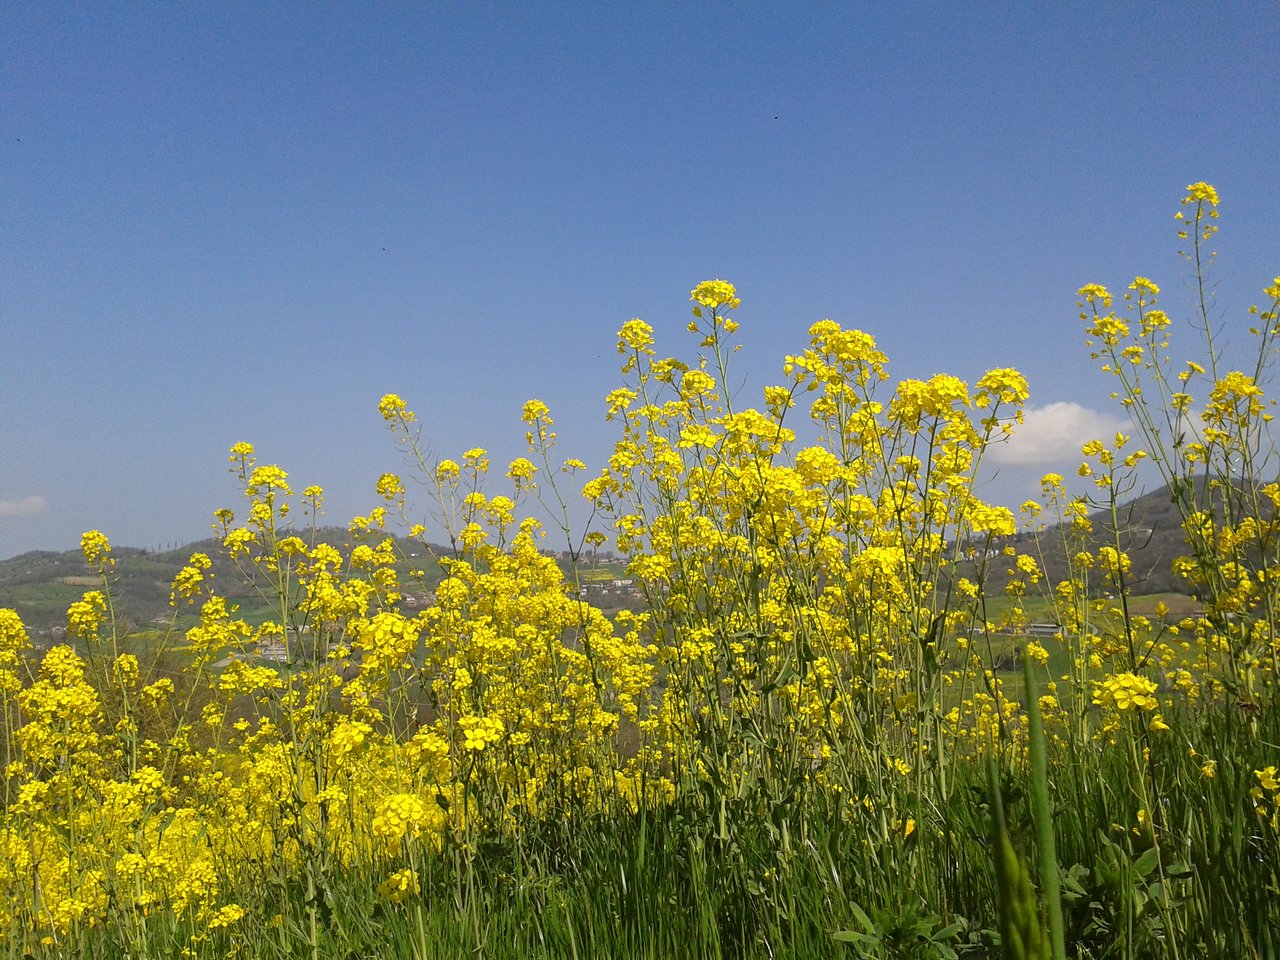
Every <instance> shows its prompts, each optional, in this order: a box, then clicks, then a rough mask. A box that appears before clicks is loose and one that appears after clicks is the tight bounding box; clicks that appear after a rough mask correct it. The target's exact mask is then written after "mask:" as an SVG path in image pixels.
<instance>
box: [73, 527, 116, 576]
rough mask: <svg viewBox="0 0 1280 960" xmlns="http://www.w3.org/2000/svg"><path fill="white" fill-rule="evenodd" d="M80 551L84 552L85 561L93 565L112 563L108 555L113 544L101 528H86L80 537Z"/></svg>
mask: <svg viewBox="0 0 1280 960" xmlns="http://www.w3.org/2000/svg"><path fill="white" fill-rule="evenodd" d="M80 552H81V553H83V554H84V562H85V563H87V564H88V565H89V566H91V567H99V566H103V565H107V564H110V563H111V562H112V561H111V560H110V559H109V558H108V557H107V554H109V553H110V552H111V544H110V543H108V542H107V536H106V534H104V533H103V532H102V531H101V530H86V531H85V532H84V534H83V535H81V537H80Z"/></svg>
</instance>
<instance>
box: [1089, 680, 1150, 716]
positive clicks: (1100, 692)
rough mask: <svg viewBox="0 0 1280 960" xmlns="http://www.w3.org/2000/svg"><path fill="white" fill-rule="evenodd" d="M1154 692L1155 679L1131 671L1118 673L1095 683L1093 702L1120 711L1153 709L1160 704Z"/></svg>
mask: <svg viewBox="0 0 1280 960" xmlns="http://www.w3.org/2000/svg"><path fill="white" fill-rule="evenodd" d="M1155 692H1156V684H1155V681H1153V680H1148V679H1147V678H1146V677H1140V676H1138V675H1137V674H1133V673H1118V674H1114V675H1112V676H1110V677H1107V678H1106V679H1105V680H1103V681H1102V682H1101V683H1099V684H1097V685H1096V689H1095V691H1094V696H1093V702H1094V703H1095V704H1098V705H1099V706H1104V707H1110V708H1113V709H1115V710H1117V711H1119V712H1121V713H1124V712H1126V711H1130V710H1132V711H1138V710H1155V709H1156V708H1157V707H1159V706H1160V702H1159V701H1158V700H1157V699H1156V698H1155V696H1154V694H1155Z"/></svg>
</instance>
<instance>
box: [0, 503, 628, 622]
mask: <svg viewBox="0 0 1280 960" xmlns="http://www.w3.org/2000/svg"><path fill="white" fill-rule="evenodd" d="M295 533H296V534H297V535H298V536H301V537H303V539H304V540H309V539H310V537H311V533H310V531H295ZM381 539H382V537H380V536H374V537H369V538H367V540H366V542H375V543H376V542H380V541H381ZM394 539H395V541H396V545H397V547H398V548H399V553H400V556H401V557H402V559H401V561H400V562H399V563H397V564H396V568H397V570H398V572H399V574H400V583H401V585H402V590H403V592H404V594H405V597H406V601H405V605H406V606H407V607H409V608H410V609H412V608H413V607H414V606H415V605H416V604H417V603H418V602H421V601H423V600H425V599H427V595H428V594H430V593H432V592H434V590H435V588H436V587H437V586H438V585H439V583H440V580H441V579H442V577H443V572H442V571H441V569H440V567H439V565H438V564H437V563H436V562H435V561H434V560H432V559H431V557H430V556H427V555H426V554H425V552H424V550H423V546H422V544H421V543H418V542H417V541H413V540H408V539H405V538H402V537H395V538H394ZM315 541H316V542H317V543H328V544H331V545H333V546H335V547H337V548H338V549H339V550H341V551H342V553H343V555H344V556H346V555H347V553H348V551H349V548H350V547H351V546H352V545H354V543H355V542H356V541H355V538H353V537H352V535H351V534H350V532H348V531H347V530H346V529H345V528H342V527H324V528H321V529H319V530H317V531H316V532H315ZM429 549H430V551H431V552H432V553H433V554H434V555H435V556H437V557H441V556H449V555H450V553H451V551H450V549H449V548H448V547H442V546H434V545H433V546H431V547H430V548H429ZM197 552H198V553H204V554H207V555H208V556H209V558H210V560H212V562H213V566H212V568H211V569H212V573H213V585H214V589H215V590H216V591H217V592H218V593H219V594H220V595H221V596H223V597H226V598H227V600H229V601H230V602H232V603H234V604H236V605H237V606H238V607H239V611H238V613H237V616H239V617H243V618H244V619H245V620H247V621H248V622H249V623H251V624H258V623H261V622H262V621H264V620H279V619H280V611H279V608H278V603H279V601H278V600H276V599H275V598H274V597H273V596H270V595H269V593H270V588H269V587H267V586H266V585H265V584H264V583H262V582H261V581H259V582H258V583H257V584H255V583H254V581H253V579H252V576H251V575H252V573H253V572H254V571H253V565H252V563H249V562H245V563H244V568H245V569H243V570H242V569H241V568H240V567H237V565H236V564H235V563H234V562H232V561H230V560H228V559H227V557H226V551H225V550H224V549H223V547H222V543H221V541H219V540H215V539H212V538H210V539H206V540H198V541H195V542H193V543H189V544H187V545H185V546H182V547H178V548H177V549H173V550H164V551H156V550H141V549H138V548H136V547H113V548H112V550H111V556H112V557H114V558H115V561H116V562H115V566H114V568H113V570H112V572H111V596H112V600H113V603H114V606H115V610H116V615H117V618H118V619H119V620H122V621H123V622H124V623H125V625H126V626H127V627H128V628H129V629H130V630H131V631H136V630H144V631H145V630H147V629H164V628H165V627H166V626H168V625H169V624H171V623H172V622H173V620H174V617H175V615H176V617H177V623H178V626H179V627H181V628H185V627H186V626H188V625H190V624H192V623H194V622H196V621H197V619H198V615H199V608H198V606H194V605H188V604H186V603H180V604H179V606H178V607H177V608H175V607H173V606H171V605H170V602H169V597H170V590H171V588H172V584H173V578H174V577H175V576H177V574H178V571H179V570H181V569H182V568H183V567H184V566H186V564H187V561H188V560H189V559H190V557H191V554H193V553H197ZM557 562H558V563H559V564H560V566H561V567H562V568H565V569H567V568H568V567H569V566H571V564H570V562H569V560H567V559H566V558H565V557H563V556H560V557H558V558H557ZM579 562H580V563H584V562H587V561H585V560H583V559H581V558H580V560H579ZM624 568H625V562H624V561H619V560H617V559H616V558H614V557H613V555H612V554H601V555H600V559H599V565H598V566H596V564H595V563H594V561H593V562H592V567H591V574H592V575H593V576H595V577H604V578H606V579H609V578H615V577H620V576H622V575H623V570H624ZM413 570H421V571H422V573H423V576H422V577H421V578H418V577H415V576H413V574H412V573H411V571H413ZM89 572H90V571H89V570H88V569H87V568H86V567H85V562H84V557H83V556H82V555H81V553H80V551H79V550H68V551H66V552H65V553H57V552H53V551H49V550H33V551H31V552H29V553H24V554H21V555H20V556H17V557H12V558H10V559H8V560H0V607H11V608H13V609H15V610H17V611H18V614H19V616H21V617H22V620H23V623H25V624H26V626H27V630H28V631H29V632H30V633H31V634H32V636H33V639H34V640H35V641H36V642H37V643H38V644H42V645H44V644H48V643H50V642H58V641H60V640H61V639H62V638H63V637H64V635H65V628H66V623H67V607H68V606H69V605H70V604H71V603H73V602H74V601H76V600H79V599H80V598H81V596H83V594H84V592H85V591H86V590H92V589H95V588H96V587H97V586H98V580H97V578H96V577H92V576H89ZM246 573H248V574H249V576H247V575H246ZM586 579H591V577H590V576H587V577H586ZM593 602H594V603H596V604H597V605H602V606H603V607H604V608H605V609H609V608H611V607H616V606H618V605H623V604H625V605H628V606H634V604H632V603H630V602H629V601H627V600H624V599H621V598H619V597H617V596H603V595H600V596H593Z"/></svg>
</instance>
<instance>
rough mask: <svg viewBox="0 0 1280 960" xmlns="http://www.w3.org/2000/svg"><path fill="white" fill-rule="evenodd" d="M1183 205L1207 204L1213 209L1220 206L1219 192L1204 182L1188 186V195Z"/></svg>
mask: <svg viewBox="0 0 1280 960" xmlns="http://www.w3.org/2000/svg"><path fill="white" fill-rule="evenodd" d="M1182 202H1183V204H1188V203H1207V204H1209V205H1210V206H1212V207H1216V206H1217V205H1218V191H1217V190H1215V189H1214V188H1213V187H1212V186H1210V185H1209V184H1207V183H1205V182H1204V181H1203V180H1202V181H1200V182H1199V183H1189V184H1187V195H1186V197H1184V198H1183V200H1182Z"/></svg>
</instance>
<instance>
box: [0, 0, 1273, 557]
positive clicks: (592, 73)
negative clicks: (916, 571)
mask: <svg viewBox="0 0 1280 960" xmlns="http://www.w3.org/2000/svg"><path fill="white" fill-rule="evenodd" d="M1276 22H1277V7H1276V6H1275V5H1274V4H1263V3H1256V4H1231V5H1226V4H1223V5H1207V4H1201V3H1196V4H1191V3H1186V4H1163V5H1158V6H1157V5H1147V4H1115V3H1110V2H1108V3H1098V4H1053V5H1049V4H1021V3H1019V4H994V5H979V4H968V3H964V4H960V3H955V4H942V5H922V4H883V3H878V4H862V3H848V4H817V3H812V4H790V5H788V4H771V5H756V4H747V3H733V4H724V5H712V4H684V3H681V4H671V5H668V6H659V5H643V6H642V5H623V4H595V3H586V2H580V3H573V4H552V3H538V4H524V5H518V6H517V5H511V6H497V5H492V4H485V3H466V4H462V3H459V4H431V5H410V4H351V5H346V6H337V5H329V4H281V3H271V4H263V3H254V4H247V3H219V4H212V3H198V4H196V3H193V4H154V3H135V4H125V3H119V4H79V5H73V4H53V3H19V2H10V3H7V4H5V5H4V6H3V10H0V134H2V137H0V344H2V345H3V352H2V357H3V359H2V360H0V557H5V556H11V555H14V554H18V553H21V552H23V551H26V550H29V549H34V548H46V549H67V548H70V547H72V546H74V545H75V544H76V543H77V542H78V539H79V534H80V532H81V531H82V530H84V529H86V528H90V527H97V528H101V529H102V530H104V531H105V532H106V533H107V534H108V535H109V536H110V537H111V538H112V539H113V541H114V542H116V543H119V544H127V545H135V546H155V545H158V544H162V543H166V544H167V543H169V542H174V541H177V542H184V541H187V540H191V539H195V538H198V537H200V536H203V535H205V533H206V532H207V530H208V524H209V521H210V515H211V513H212V511H213V510H215V509H216V508H218V507H220V506H232V507H238V506H239V505H240V501H242V500H243V498H242V496H241V495H239V493H238V492H237V490H236V489H235V487H234V485H233V483H232V480H231V478H230V477H229V476H228V475H227V474H226V473H225V468H226V450H227V448H228V447H229V446H230V445H231V444H232V443H234V442H235V441H238V440H249V441H251V442H253V443H254V444H255V445H256V446H257V448H258V451H259V455H260V459H261V461H262V462H276V463H279V464H280V465H281V466H283V467H284V468H285V469H287V470H288V471H289V472H290V475H291V479H293V480H295V481H297V488H300V487H301V486H303V485H305V484H307V483H320V484H322V485H324V486H325V488H326V490H327V492H328V494H329V518H330V519H331V520H332V521H333V522H336V523H345V522H346V521H347V519H349V517H350V516H351V515H352V514H353V513H363V512H367V510H368V509H369V508H370V507H372V506H374V505H375V503H376V497H375V496H374V493H373V483H374V481H375V479H376V477H377V476H378V475H379V474H380V473H381V472H383V471H384V470H398V469H399V468H400V467H401V466H402V464H401V461H400V459H399V454H398V452H397V449H396V448H395V446H394V445H393V444H392V443H391V441H390V438H389V436H388V435H387V434H386V433H385V432H384V430H383V427H382V423H381V420H380V418H379V416H378V413H377V409H376V404H377V400H378V398H379V397H380V396H381V395H382V394H383V393H385V392H388V391H394V392H398V393H400V394H401V395H403V396H404V398H405V399H406V400H407V401H408V402H409V403H410V405H411V406H413V407H414V408H415V409H417V410H418V411H419V413H420V415H421V416H422V418H423V420H424V425H425V428H426V431H425V432H426V436H427V438H428V439H429V440H430V441H431V444H432V447H433V449H434V450H436V451H437V452H438V453H440V454H442V455H456V454H457V453H459V452H460V451H461V450H462V449H464V448H466V447H469V446H472V445H481V446H485V447H488V448H489V449H490V450H491V451H492V453H493V455H494V459H495V463H496V462H497V461H499V460H504V459H506V458H508V457H510V456H513V455H516V454H518V453H520V452H521V448H522V443H523V430H522V427H521V425H520V423H519V419H518V417H519V410H520V406H521V404H522V403H523V401H524V400H526V399H528V398H530V397H539V398H541V399H542V400H544V401H545V402H547V403H548V404H549V405H550V406H551V408H552V411H553V414H554V415H555V416H556V417H557V420H558V426H559V429H560V434H561V444H562V448H563V451H564V454H565V455H566V456H567V455H571V454H578V455H580V456H582V458H583V459H586V460H588V462H590V463H592V464H593V465H595V464H599V463H600V462H601V461H602V459H603V458H604V457H605V456H606V455H607V453H608V451H609V449H610V444H611V440H612V428H611V427H610V426H608V425H606V424H605V423H604V420H603V404H602V398H603V395H604V393H605V392H606V391H607V390H608V389H609V388H610V387H612V386H614V385H616V384H617V376H618V374H617V365H616V355H615V353H614V332H615V331H616V330H617V328H618V327H619V326H620V325H621V323H622V322H624V321H625V320H626V319H628V318H630V317H632V316H641V317H644V318H645V319H647V320H649V322H651V323H652V324H653V325H654V326H655V327H656V328H657V330H658V333H659V337H660V344H659V345H660V348H665V351H664V352H677V351H679V352H685V351H687V350H688V349H689V348H691V347H692V346H693V345H692V343H691V342H690V341H689V339H688V338H687V335H685V334H683V332H682V331H683V328H684V324H685V323H686V321H687V320H688V308H689V304H688V291H689V289H690V288H691V287H692V286H693V285H694V284H695V283H697V282H698V281H700V280H703V279H708V278H715V277H723V278H726V279H730V280H732V281H733V282H735V283H736V284H737V285H738V288H739V291H740V293H741V295H742V297H743V306H742V308H741V311H740V319H741V321H742V335H743V337H744V342H745V343H746V344H747V347H746V349H745V350H744V352H743V354H742V355H741V360H742V366H741V370H742V372H743V374H744V375H745V376H746V377H747V379H748V387H747V390H748V391H749V392H750V394H751V395H755V394H757V393H758V390H759V388H760V387H762V386H763V385H764V384H766V383H769V382H773V381H774V379H775V377H776V376H777V374H776V371H777V369H778V365H779V363H780V361H781V357H782V355H783V354H785V353H787V352H789V351H795V350H797V349H800V348H801V347H802V346H803V344H804V339H805V337H804V333H805V330H806V329H807V328H808V326H809V325H810V324H811V323H812V322H813V321H814V320H817V319H820V318H823V317H831V318H832V319H835V320H837V321H839V322H840V323H842V324H845V325H849V326H857V327H861V328H863V329H866V330H869V331H871V332H872V333H874V334H875V336H876V337H877V338H878V339H879V341H880V343H881V345H882V347H883V348H884V349H885V350H886V352H887V353H888V354H889V356H890V358H891V361H892V366H891V371H892V372H893V373H894V374H895V375H897V376H912V375H914V376H924V375H929V374H931V373H934V372H937V371H940V370H945V371H948V372H953V373H956V374H958V375H961V376H965V377H969V378H973V377H976V376H978V375H979V374H981V372H982V371H983V370H985V369H986V368H988V367H992V366H1005V365H1011V366H1017V367H1019V368H1021V369H1022V370H1023V371H1024V372H1025V373H1026V374H1027V375H1028V377H1029V378H1030V380H1031V384H1032V388H1033V403H1034V404H1035V405H1037V407H1038V408H1040V420H1039V421H1038V423H1039V427H1040V431H1041V432H1040V434H1039V439H1038V440H1036V441H1035V442H1034V443H1032V446H1031V447H1024V448H1023V449H1024V453H1023V455H1022V457H1021V459H1022V460H1024V461H1027V462H1024V463H1009V464H1007V465H1006V466H1005V468H1004V472H1003V475H1002V476H1001V478H999V479H998V480H997V481H996V482H995V483H993V485H992V488H991V489H992V492H993V494H994V495H998V496H1000V497H1005V498H1006V499H1008V500H1011V501H1017V500H1020V499H1022V496H1023V495H1024V494H1025V492H1026V485H1027V483H1028V482H1029V480H1030V478H1031V477H1034V476H1037V475H1038V474H1039V473H1040V472H1043V471H1044V470H1046V469H1050V468H1053V467H1055V466H1056V467H1057V468H1058V469H1061V470H1063V471H1064V472H1066V471H1069V470H1070V469H1071V468H1072V467H1073V466H1074V465H1075V463H1076V462H1077V458H1076V457H1074V456H1068V457H1067V459H1066V461H1065V462H1059V463H1056V464H1055V463H1052V462H1048V461H1050V460H1052V459H1053V457H1054V456H1056V453H1055V451H1057V450H1060V449H1065V448H1068V447H1069V446H1070V445H1071V444H1072V443H1075V442H1077V440H1078V439H1081V438H1077V437H1076V436H1075V435H1073V433H1072V432H1073V431H1074V433H1075V434H1079V433H1081V432H1087V430H1088V429H1089V428H1090V426H1092V425H1101V426H1105V425H1107V424H1108V423H1114V422H1115V420H1114V413H1113V411H1111V410H1110V408H1109V405H1108V401H1107V398H1106V394H1107V389H1108V388H1107V384H1106V382H1105V381H1104V379H1103V378H1102V377H1101V376H1100V375H1098V374H1097V373H1095V372H1094V371H1093V370H1092V369H1091V367H1090V364H1089V362H1088V360H1087V357H1086V354H1085V351H1084V350H1083V347H1082V342H1081V341H1082V336H1081V331H1080V325H1079V323H1078V321H1077V320H1076V318H1075V314H1076V309H1075V306H1074V292H1075V290H1076V289H1077V288H1078V287H1079V286H1080V285H1081V284H1082V283H1084V282H1087V281H1098V282H1103V283H1108V284H1111V285H1114V286H1121V285H1123V284H1124V283H1126V282H1127V281H1128V280H1129V279H1131V278H1132V277H1133V275H1134V274H1137V273H1141V274H1146V275H1149V276H1152V277H1153V278H1155V279H1157V281H1159V282H1161V283H1162V284H1163V285H1164V286H1165V289H1166V291H1167V292H1168V293H1169V296H1168V297H1167V298H1166V305H1167V306H1168V307H1169V308H1170V309H1171V312H1178V311H1179V308H1180V307H1181V306H1182V305H1183V303H1184V300H1185V296H1184V295H1185V283H1184V281H1185V279H1186V273H1185V269H1184V267H1183V266H1182V264H1181V261H1179V259H1178V258H1177V256H1176V252H1175V251H1176V240H1175V238H1174V227H1173V221H1172V219H1171V218H1172V214H1173V212H1174V210H1175V209H1176V203H1177V199H1178V198H1179V197H1180V196H1181V192H1182V190H1183V188H1184V186H1185V185H1186V184H1187V183H1190V182H1192V181H1195V180H1202V179H1203V180H1208V181H1210V182H1212V183H1214V184H1215V185H1216V186H1217V187H1218V188H1219V190H1220V191H1221V193H1222V195H1223V199H1224V207H1223V226H1224V228H1223V231H1222V234H1221V235H1220V237H1221V242H1220V243H1219V248H1220V250H1221V259H1222V263H1221V269H1220V270H1219V272H1218V275H1217V279H1218V281H1219V292H1220V299H1221V304H1222V307H1223V310H1224V318H1227V319H1229V320H1231V321H1234V322H1239V321H1240V319H1241V318H1242V316H1243V314H1242V312H1241V311H1242V309H1243V307H1244V306H1247V304H1248V303H1251V302H1254V301H1255V300H1257V299H1258V297H1259V294H1258V291H1259V290H1260V288H1261V287H1262V286H1263V285H1264V284H1265V283H1266V282H1268V281H1269V279H1270V278H1271V277H1273V276H1275V275H1276V274H1277V273H1280V242H1278V241H1277V237H1278V234H1277V229H1276V228H1277V224H1280V78H1278V72H1280V32H1278V31H1277V30H1276V29H1275V26H1276ZM1068 404H1074V405H1075V406H1067V405H1068ZM1055 405H1056V406H1055ZM1109 418H1110V419H1109ZM1055 431H1056V432H1055ZM1050 440H1052V441H1053V442H1049V441H1050ZM1037 444H1038V445H1037ZM1032 447H1034V448H1035V450H1036V451H1038V452H1027V451H1030V450H1031V449H1032ZM424 509H425V505H424Z"/></svg>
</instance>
